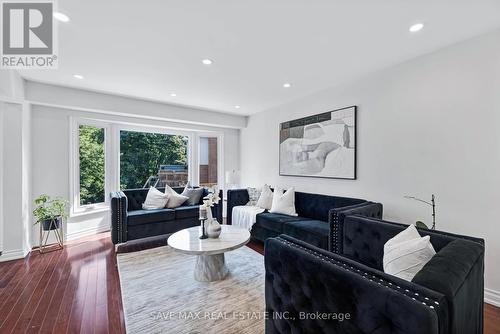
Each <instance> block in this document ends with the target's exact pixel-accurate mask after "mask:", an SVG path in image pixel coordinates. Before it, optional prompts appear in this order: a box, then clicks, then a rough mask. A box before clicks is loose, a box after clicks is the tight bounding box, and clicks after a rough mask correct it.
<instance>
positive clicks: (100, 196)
mask: <svg viewBox="0 0 500 334" xmlns="http://www.w3.org/2000/svg"><path fill="white" fill-rule="evenodd" d="M104 168H105V165H104V129H103V128H98V127H94V126H89V125H80V204H81V205H85V204H94V203H102V202H104V196H105V194H104V175H105V169H104Z"/></svg>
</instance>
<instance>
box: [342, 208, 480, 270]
mask: <svg viewBox="0 0 500 334" xmlns="http://www.w3.org/2000/svg"><path fill="white" fill-rule="evenodd" d="M343 225H344V226H343V236H342V244H341V249H340V254H341V255H344V256H346V257H348V258H350V259H353V260H355V261H357V262H361V263H363V264H365V265H367V266H370V267H372V268H374V269H378V270H383V256H384V244H385V243H386V242H387V241H388V240H389V239H391V238H393V237H394V236H395V235H396V234H398V233H399V232H401V231H403V230H404V229H406V228H407V227H408V225H404V224H398V223H393V222H389V221H384V220H381V219H374V218H368V217H364V216H359V215H353V216H347V217H346V218H345V219H344V222H343ZM417 229H418V232H419V233H420V235H421V236H426V235H428V236H430V238H431V243H432V246H433V247H434V249H435V251H436V253H437V252H439V251H440V250H441V249H443V248H444V247H445V246H446V245H448V244H449V243H450V242H452V241H454V240H457V239H466V240H471V241H475V242H478V243H481V244H483V245H484V241H483V240H482V239H478V238H473V237H468V236H462V235H456V234H452V233H447V232H442V231H436V230H426V229H420V228H417Z"/></svg>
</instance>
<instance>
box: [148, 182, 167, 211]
mask: <svg viewBox="0 0 500 334" xmlns="http://www.w3.org/2000/svg"><path fill="white" fill-rule="evenodd" d="M167 201H168V195H167V194H164V193H162V192H161V191H159V190H158V189H156V188H155V187H149V191H148V194H147V196H146V200H145V201H144V203H142V208H143V209H144V210H155V209H163V208H164V207H165V205H166V204H167Z"/></svg>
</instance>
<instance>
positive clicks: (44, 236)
mask: <svg viewBox="0 0 500 334" xmlns="http://www.w3.org/2000/svg"><path fill="white" fill-rule="evenodd" d="M57 223H59V226H57ZM63 225H64V224H63V221H62V220H51V221H50V223H49V229H48V230H44V229H43V222H40V246H39V248H38V250H39V251H40V253H46V252H47V250H46V249H47V248H49V247H50V246H51V245H56V246H57V247H56V248H55V249H52V247H50V251H54V250H59V249H63V248H64V241H63V235H64V234H63ZM50 232H54V233H53V234H54V235H55V238H56V243H55V244H50V245H47V242H48V240H49V236H50Z"/></svg>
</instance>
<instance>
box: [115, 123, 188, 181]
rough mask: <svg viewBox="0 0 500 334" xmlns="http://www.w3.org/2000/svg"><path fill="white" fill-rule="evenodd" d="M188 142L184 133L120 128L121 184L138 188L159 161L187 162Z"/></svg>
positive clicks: (160, 163) (151, 173)
mask: <svg viewBox="0 0 500 334" xmlns="http://www.w3.org/2000/svg"><path fill="white" fill-rule="evenodd" d="M187 144H188V138H187V137H184V136H178V135H175V136H174V135H165V134H159V133H147V132H135V131H121V132H120V184H121V188H122V189H132V188H141V187H142V186H143V185H144V183H145V182H146V180H147V179H148V177H150V176H152V175H156V174H157V173H158V168H159V167H160V165H187V161H188V159H187Z"/></svg>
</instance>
